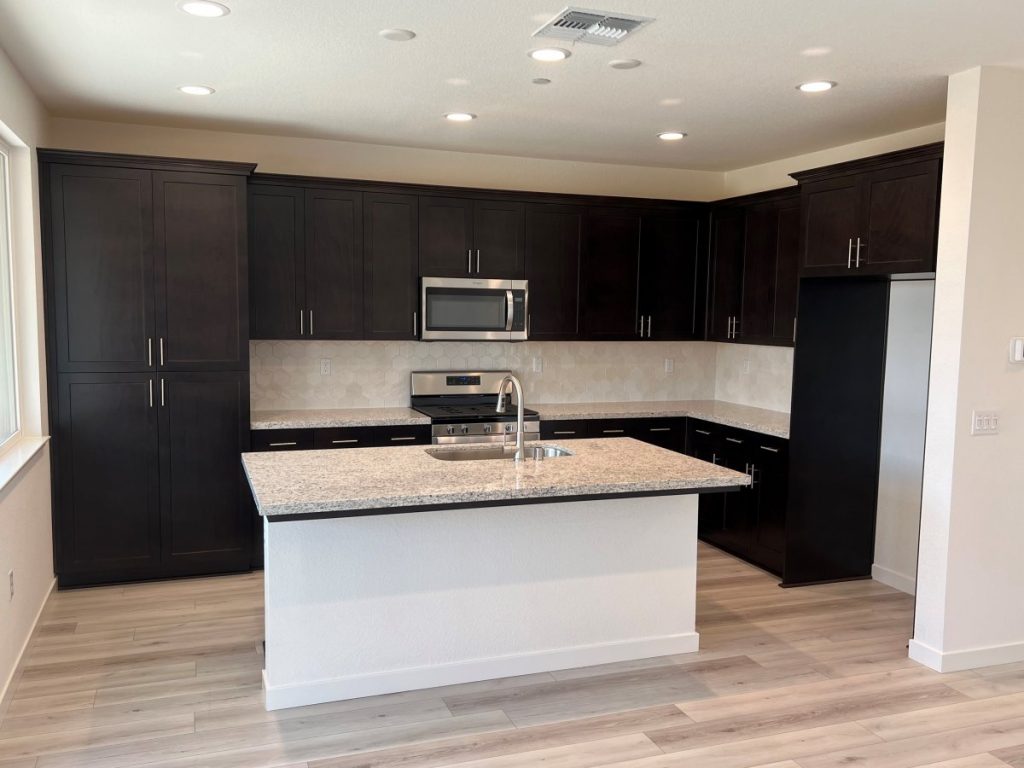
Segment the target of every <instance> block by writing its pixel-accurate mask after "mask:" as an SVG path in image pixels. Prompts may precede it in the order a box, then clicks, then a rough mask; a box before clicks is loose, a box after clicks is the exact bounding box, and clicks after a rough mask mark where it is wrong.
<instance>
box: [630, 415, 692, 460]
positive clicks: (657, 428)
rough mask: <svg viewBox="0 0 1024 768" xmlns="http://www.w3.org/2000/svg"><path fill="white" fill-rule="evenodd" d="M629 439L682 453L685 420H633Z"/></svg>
mask: <svg viewBox="0 0 1024 768" xmlns="http://www.w3.org/2000/svg"><path fill="white" fill-rule="evenodd" d="M633 421H634V423H633V424H632V425H631V430H630V432H631V434H630V436H631V437H635V438H636V439H637V440H643V441H644V442H645V443H650V444H651V445H657V446H659V447H661V448H668V449H669V450H670V451H678V452H680V453H682V452H683V448H684V447H685V445H686V419H679V418H668V419H634V420H633Z"/></svg>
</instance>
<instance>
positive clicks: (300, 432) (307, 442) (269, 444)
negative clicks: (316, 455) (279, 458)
mask: <svg viewBox="0 0 1024 768" xmlns="http://www.w3.org/2000/svg"><path fill="white" fill-rule="evenodd" d="M312 447H313V430H312V429H257V430H254V431H253V432H252V449H253V450H254V451H302V450H307V449H309V448H312Z"/></svg>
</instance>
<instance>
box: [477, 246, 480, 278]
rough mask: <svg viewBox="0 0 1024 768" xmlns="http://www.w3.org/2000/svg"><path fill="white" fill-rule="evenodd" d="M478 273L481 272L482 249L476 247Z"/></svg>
mask: <svg viewBox="0 0 1024 768" xmlns="http://www.w3.org/2000/svg"><path fill="white" fill-rule="evenodd" d="M476 273H477V274H478V275H479V274H480V249H479V248H477V249H476Z"/></svg>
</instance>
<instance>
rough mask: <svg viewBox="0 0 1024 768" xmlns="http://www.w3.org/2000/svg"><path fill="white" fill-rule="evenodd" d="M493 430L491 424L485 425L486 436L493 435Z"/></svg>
mask: <svg viewBox="0 0 1024 768" xmlns="http://www.w3.org/2000/svg"><path fill="white" fill-rule="evenodd" d="M492 429H493V427H492V426H491V425H490V424H484V434H485V435H489V434H491V430H492Z"/></svg>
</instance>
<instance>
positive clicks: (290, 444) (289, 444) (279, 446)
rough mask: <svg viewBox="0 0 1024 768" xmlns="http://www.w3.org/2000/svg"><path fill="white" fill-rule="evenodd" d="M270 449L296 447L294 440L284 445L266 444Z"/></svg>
mask: <svg viewBox="0 0 1024 768" xmlns="http://www.w3.org/2000/svg"><path fill="white" fill-rule="evenodd" d="M267 445H268V446H269V447H270V448H287V447H289V446H292V445H298V443H297V442H295V441H294V440H292V441H290V442H285V443H267Z"/></svg>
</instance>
